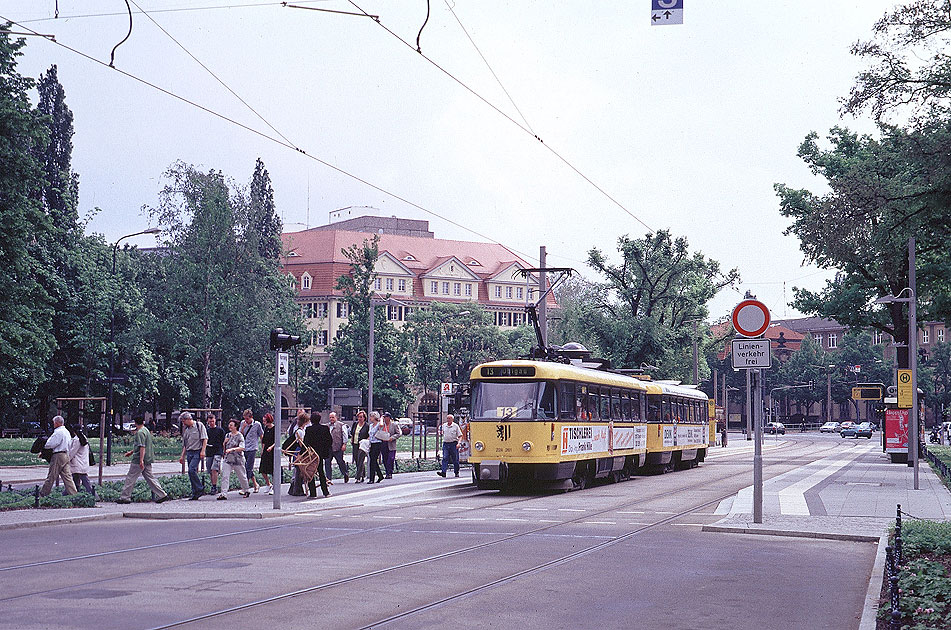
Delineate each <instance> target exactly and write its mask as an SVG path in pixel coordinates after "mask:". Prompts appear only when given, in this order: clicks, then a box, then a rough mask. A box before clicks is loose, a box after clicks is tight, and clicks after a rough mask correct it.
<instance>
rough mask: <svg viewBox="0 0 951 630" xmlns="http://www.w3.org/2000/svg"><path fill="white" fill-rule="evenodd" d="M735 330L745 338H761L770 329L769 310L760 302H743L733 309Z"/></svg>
mask: <svg viewBox="0 0 951 630" xmlns="http://www.w3.org/2000/svg"><path fill="white" fill-rule="evenodd" d="M733 328H735V329H736V332H737V334H739V335H743V336H744V337H759V336H760V335H762V334H763V333H764V332H766V329H767V328H769V309H768V308H766V305H765V304H763V303H762V302H760V301H759V300H743V301H742V302H740V303H739V304H737V305H736V307H735V308H734V309H733Z"/></svg>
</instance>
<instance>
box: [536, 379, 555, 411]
mask: <svg viewBox="0 0 951 630" xmlns="http://www.w3.org/2000/svg"><path fill="white" fill-rule="evenodd" d="M538 385H539V387H538V390H539V391H538V415H537V416H536V417H537V418H539V419H546V420H547V419H549V418H554V417H555V384H554V383H548V382H545V383H539V384H538Z"/></svg>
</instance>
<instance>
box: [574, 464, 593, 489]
mask: <svg viewBox="0 0 951 630" xmlns="http://www.w3.org/2000/svg"><path fill="white" fill-rule="evenodd" d="M590 477H591V474H590V470H589V466H588V463H587V462H578V463H577V464H576V465H575V474H574V475H572V476H571V485H572V486H574V489H575V490H584V489H585V488H587V487H588V485H589V482H590Z"/></svg>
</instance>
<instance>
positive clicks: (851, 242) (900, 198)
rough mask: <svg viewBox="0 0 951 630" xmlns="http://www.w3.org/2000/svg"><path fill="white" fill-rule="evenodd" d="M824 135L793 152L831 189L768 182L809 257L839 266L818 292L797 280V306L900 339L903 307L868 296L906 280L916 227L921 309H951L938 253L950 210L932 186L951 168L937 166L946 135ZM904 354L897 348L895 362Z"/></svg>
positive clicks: (946, 313)
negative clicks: (823, 140) (824, 143)
mask: <svg viewBox="0 0 951 630" xmlns="http://www.w3.org/2000/svg"><path fill="white" fill-rule="evenodd" d="M828 139H829V142H830V143H831V145H832V148H831V149H822V148H820V147H819V144H818V136H817V134H815V133H814V132H813V133H810V134H809V135H808V136H806V139H805V141H804V142H803V143H802V145H801V146H800V147H799V156H800V157H801V158H802V159H803V161H804V162H805V163H806V164H807V165H808V166H809V168H810V170H812V172H813V173H814V174H816V175H818V176H820V177H822V178H823V179H824V180H825V182H826V183H827V185H828V187H829V192H827V193H825V194H822V195H817V194H814V193H812V192H810V191H808V190H802V189H791V188H788V187H786V186H784V185H782V184H777V185H776V186H775V188H776V192H777V194H778V195H779V199H780V212H781V213H782V215H783V216H785V217H789V218H791V219H793V223H792V225H791V226H790V227H789V228H788V229H787V233H792V234H795V235H796V236H798V237H799V240H800V248H801V249H802V251H803V252H804V253H805V254H806V258H807V260H809V261H810V262H812V263H814V264H816V265H817V266H819V267H822V268H824V269H838V270H840V273H839V274H837V276H836V278H835V279H834V280H831V281H829V282H828V283H827V284H826V287H825V289H824V290H822V291H819V292H813V291H807V290H803V289H795V290H794V291H795V296H796V298H795V302H794V304H795V306H796V308H798V309H799V310H800V311H802V312H804V313H812V314H816V315H819V316H822V317H829V318H832V319H835V320H836V321H838V322H840V323H842V324H845V325H847V326H849V327H851V328H868V327H870V328H874V329H877V330H880V331H882V332H884V333H887V334H889V335H892V336H893V337H894V338H895V339H898V340H903V341H904V340H907V338H908V320H907V316H906V315H905V313H904V310H903V306H902V305H901V304H898V303H895V304H890V305H888V307H887V310H883V309H880V308H878V307H876V306H874V305H873V304H872V300H873V299H874V298H877V297H881V296H885V295H889V294H891V295H898V294H899V293H900V292H901V291H902V290H903V289H904V288H905V287H907V286H908V249H907V245H906V243H907V239H908V238H909V237H910V236H916V237H917V252H918V255H919V257H920V259H921V260H922V261H923V264H919V265H918V266H917V267H918V276H917V285H918V296H919V302H920V309H921V310H920V311H919V312H920V317H921V319H922V321H924V320H925V319H928V318H951V294H949V291H948V286H947V277H946V273H947V271H948V260H947V256H946V255H945V253H946V252H947V250H948V246H949V235H951V214H949V213H948V212H947V200H944V199H943V195H942V194H941V193H940V189H942V188H943V187H945V182H946V181H947V179H948V174H949V173H951V171H945V170H944V169H943V168H942V167H941V166H940V162H941V161H942V160H943V159H944V158H942V157H941V156H942V155H944V156H947V155H951V134H948V135H946V136H936V135H932V134H928V133H922V132H919V131H910V132H909V131H903V130H898V129H887V130H884V131H883V133H882V137H881V139H874V138H872V137H871V136H859V135H857V134H855V133H853V132H850V131H848V130H847V129H843V128H840V127H835V128H833V129H832V131H831V133H830V135H829V138H828ZM923 148H926V149H927V150H925V151H923ZM949 190H951V189H949ZM833 230H834V233H835V236H834V237H832V236H831V235H832V232H833ZM906 355H907V353H900V354H899V362H900V365H902V366H905V365H907V356H906Z"/></svg>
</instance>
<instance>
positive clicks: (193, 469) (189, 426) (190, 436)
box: [178, 411, 208, 501]
mask: <svg viewBox="0 0 951 630" xmlns="http://www.w3.org/2000/svg"><path fill="white" fill-rule="evenodd" d="M178 419H179V420H181V421H182V456H181V457H179V458H178V461H179V462H180V463H182V464H184V463H186V462H187V463H188V481H189V482H191V486H192V496H191V497H190V498H189V499H188V500H189V501H197V500H198V499H199V498H200V497H201V495H203V494H204V493H205V482H204V481H202V479H201V476H199V474H198V464H200V463H201V460H202V458H203V457H205V453H206V452H207V451H206V450H205V449H206V448H207V446H208V431H207V430H206V429H205V425H204V424H202V423H201V422H199V421H197V420H195V418H193V417H192V414H191V413H189V412H187V411H183V412H182V413H181V415H180V416H179V417H178Z"/></svg>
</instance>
